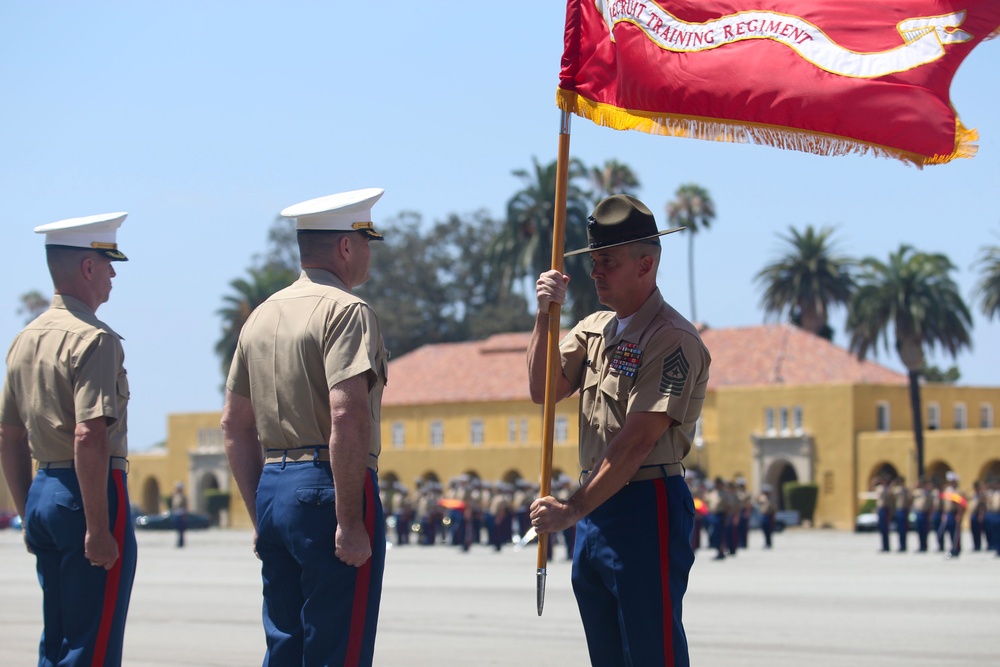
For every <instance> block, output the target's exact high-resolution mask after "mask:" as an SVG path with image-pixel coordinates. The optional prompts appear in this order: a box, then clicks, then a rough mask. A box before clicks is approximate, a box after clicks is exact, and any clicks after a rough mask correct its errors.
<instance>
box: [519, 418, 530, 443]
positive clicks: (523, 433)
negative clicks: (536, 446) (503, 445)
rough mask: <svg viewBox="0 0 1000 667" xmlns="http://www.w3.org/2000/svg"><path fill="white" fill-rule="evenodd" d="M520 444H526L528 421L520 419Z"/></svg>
mask: <svg viewBox="0 0 1000 667" xmlns="http://www.w3.org/2000/svg"><path fill="white" fill-rule="evenodd" d="M521 442H528V420H527V419H524V418H522V419H521Z"/></svg>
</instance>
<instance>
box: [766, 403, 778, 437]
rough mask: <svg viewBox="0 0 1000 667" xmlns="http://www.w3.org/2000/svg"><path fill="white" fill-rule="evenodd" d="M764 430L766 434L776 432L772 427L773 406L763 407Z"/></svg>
mask: <svg viewBox="0 0 1000 667" xmlns="http://www.w3.org/2000/svg"><path fill="white" fill-rule="evenodd" d="M764 432H765V433H767V434H768V435H774V434H775V433H777V431H775V429H774V408H764Z"/></svg>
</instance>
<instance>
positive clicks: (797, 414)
mask: <svg viewBox="0 0 1000 667" xmlns="http://www.w3.org/2000/svg"><path fill="white" fill-rule="evenodd" d="M792 427H793V428H794V429H795V432H796V433H802V406H801V405H796V406H795V407H794V408H792Z"/></svg>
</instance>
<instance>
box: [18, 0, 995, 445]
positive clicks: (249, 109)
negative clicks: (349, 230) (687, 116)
mask: <svg viewBox="0 0 1000 667" xmlns="http://www.w3.org/2000/svg"><path fill="white" fill-rule="evenodd" d="M563 20H564V5H563V4H562V3H560V2H557V1H555V0H546V1H544V2H539V1H538V0H514V1H511V2H503V3H478V2H471V3H457V2H456V3H451V2H440V3H418V2H402V1H399V2H394V1H392V0H390V1H388V2H385V3H378V4H370V3H358V2H352V3H345V2H329V1H326V2H289V3H277V2H270V3H263V2H249V1H243V2H190V1H174V2H169V3H153V2H141V3H140V2H101V3H70V2H62V3H56V2H47V1H38V2H30V3H29V2H17V3H15V2H10V1H5V2H2V3H0V85H2V90H3V104H2V105H0V224H2V229H3V231H4V233H5V234H6V239H5V240H6V247H7V250H6V260H5V261H4V262H3V267H2V272H3V273H2V280H0V313H3V316H2V317H0V346H2V347H3V349H6V346H7V345H8V344H9V341H10V340H11V339H12V338H13V336H14V335H15V334H16V332H17V331H18V330H19V329H20V327H21V326H22V325H23V321H22V319H23V318H21V317H20V316H18V315H16V310H17V308H18V305H19V297H20V295H21V294H23V293H25V292H27V291H29V290H31V289H39V290H41V291H43V292H45V293H49V292H50V291H51V286H50V282H49V279H48V275H47V273H46V271H45V267H44V253H43V246H42V237H41V236H38V235H35V234H33V233H32V231H31V230H32V228H34V227H35V226H36V225H40V224H44V223H48V222H53V221H55V220H60V219H63V218H68V217H76V216H83V215H92V214H96V213H105V212H110V211H128V212H129V217H128V220H127V221H126V222H125V225H124V226H123V227H122V229H121V230H120V232H119V237H118V239H119V244H120V247H121V248H122V249H123V250H124V251H125V253H126V254H128V256H129V258H130V259H131V261H130V262H128V263H127V264H122V265H118V267H117V268H119V273H118V278H117V279H116V280H115V287H114V292H113V293H112V297H111V301H110V302H109V303H107V304H105V305H104V306H102V308H101V309H100V311H99V315H100V316H101V317H102V318H103V319H104V320H105V321H107V322H108V323H109V324H110V325H111V326H112V327H114V328H115V329H116V330H117V331H118V332H119V333H120V334H122V335H123V336H124V337H125V353H126V367H127V368H128V371H129V378H130V385H131V389H132V401H131V403H130V410H129V412H130V414H129V418H130V419H129V430H130V433H129V435H130V438H129V440H130V446H131V447H132V448H133V449H137V450H138V449H144V448H146V447H149V446H150V445H152V444H154V443H155V442H157V441H159V440H162V439H163V438H164V437H165V436H166V417H167V415H168V414H170V413H175V412H189V411H207V410H216V409H219V408H220V407H221V404H222V394H221V392H220V386H221V384H222V379H221V377H220V374H219V370H218V368H219V365H218V360H217V359H216V357H215V355H214V353H213V351H212V348H213V345H214V343H215V341H216V339H217V338H218V336H219V331H220V321H219V318H218V317H217V315H216V314H215V312H216V310H217V309H218V308H219V307H220V305H221V300H222V297H223V295H224V294H226V293H228V291H229V290H228V283H229V281H230V280H232V279H233V278H235V277H237V276H240V275H242V274H243V272H244V270H245V268H246V267H247V266H248V265H249V263H250V260H251V257H252V256H253V255H254V254H255V253H258V252H261V251H262V250H264V248H265V234H266V230H267V227H268V226H269V224H270V223H271V221H272V220H273V219H274V217H275V216H276V215H277V213H278V211H280V210H281V209H282V208H284V207H285V206H288V205H290V204H294V203H296V202H299V201H302V200H304V199H309V198H312V197H318V196H322V195H327V194H331V193H334V192H338V191H342V190H349V189H354V188H360V187H383V188H385V189H386V194H385V196H384V197H383V199H382V200H381V201H380V202H379V204H378V205H377V206H376V208H375V220H376V222H377V221H378V220H379V219H384V218H389V217H391V216H394V215H395V214H396V213H398V212H400V211H402V210H414V211H418V212H420V213H421V214H423V216H424V219H425V220H427V221H432V220H439V219H442V218H444V216H446V215H447V214H449V213H451V212H459V213H464V212H471V211H473V210H476V209H479V208H485V209H487V210H488V211H490V212H492V213H493V214H494V215H496V216H501V215H503V211H504V206H505V203H506V201H507V199H508V198H509V197H510V196H511V195H512V194H513V193H514V192H515V191H516V190H517V189H518V187H519V185H520V183H519V181H518V180H517V179H516V178H514V177H513V176H512V175H511V171H512V170H514V169H519V168H529V167H530V165H531V159H532V157H533V156H534V157H537V158H538V159H539V160H540V161H543V162H548V161H551V160H553V159H555V155H556V144H557V137H556V132H557V129H558V118H559V112H558V110H557V109H556V107H555V101H554V100H555V89H556V83H557V74H558V69H559V60H560V56H561V54H562V30H563ZM998 64H1000V40H997V41H994V42H987V43H985V44H983V45H981V46H980V47H979V48H978V49H976V51H974V52H973V53H972V55H971V56H970V57H969V58H968V59H967V60H966V62H965V64H964V65H963V66H962V67H961V69H960V70H959V72H958V76H957V77H956V79H955V81H954V84H953V86H952V102H953V104H954V105H955V107H956V109H957V110H958V111H959V113H960V115H961V117H962V120H963V121H964V122H965V124H966V125H967V126H969V127H975V128H978V129H979V131H980V133H981V136H982V138H981V140H980V144H979V145H980V151H979V155H978V156H977V157H976V158H974V159H972V160H960V161H956V162H953V163H951V164H948V165H943V166H937V167H929V168H927V169H924V170H922V171H919V170H917V169H914V168H912V167H907V166H906V165H904V164H902V163H900V162H896V161H890V160H884V159H876V158H871V157H841V158H827V157H818V156H813V155H806V154H801V153H793V152H787V151H779V150H776V149H772V148H763V147H755V146H746V145H730V144H716V143H711V142H703V141H695V140H689V139H671V138H665V137H656V136H650V135H645V134H641V133H636V132H616V131H613V130H609V129H605V128H599V127H596V126H594V125H592V124H590V123H589V122H588V121H585V120H583V119H579V118H574V119H573V129H572V141H571V151H572V154H573V155H574V156H575V157H579V158H581V159H582V160H584V162H586V163H587V164H599V163H603V162H604V161H605V160H607V159H612V158H613V159H618V160H620V161H622V162H625V163H627V164H629V165H630V166H631V167H632V168H633V169H634V170H635V171H636V173H637V174H638V175H639V177H640V179H641V180H642V183H643V188H642V190H641V191H640V193H639V194H640V196H641V197H642V198H643V199H644V200H645V201H646V202H647V203H648V204H649V205H650V207H651V208H652V209H653V211H654V212H662V211H663V206H664V204H665V202H667V201H668V200H669V199H670V198H671V197H672V195H673V193H674V191H675V190H676V189H677V187H678V186H679V185H681V184H683V183H687V182H695V183H698V184H700V185H702V186H704V187H706V188H708V190H709V191H710V192H711V194H712V196H713V198H714V200H715V203H716V207H717V212H718V218H717V220H716V222H715V224H714V225H713V227H712V228H711V229H710V230H708V231H706V232H704V233H702V234H699V236H698V237H697V239H696V243H695V253H696V260H695V265H696V270H697V279H696V283H697V284H696V287H697V299H698V301H697V308H698V316H699V319H701V320H703V321H705V322H707V323H708V324H709V325H710V326H712V327H732V326H746V325H755V324H759V323H761V322H762V321H764V320H763V314H762V311H761V310H760V308H759V300H760V292H759V289H758V287H757V286H756V285H755V284H754V282H753V276H754V275H755V274H756V272H757V271H758V270H759V269H760V268H761V267H762V266H763V265H764V264H765V263H767V262H769V261H771V260H773V259H774V258H775V256H776V254H777V253H778V251H779V250H780V245H779V242H778V240H777V238H776V234H777V233H783V232H786V231H787V230H788V228H789V226H793V225H794V226H796V227H800V228H801V227H804V226H805V225H807V224H813V225H817V226H821V225H834V226H836V227H837V228H838V232H837V238H838V239H839V241H840V248H841V250H842V251H843V252H844V253H846V254H850V255H854V256H866V255H874V256H876V257H880V258H885V257H887V256H888V253H889V252H890V251H893V250H895V249H897V248H898V247H899V245H900V243H903V242H905V243H909V244H911V245H913V246H915V247H916V248H918V249H920V250H926V251H937V252H944V253H946V254H948V255H949V256H950V257H951V259H952V261H953V262H954V263H955V264H956V265H957V266H958V272H957V273H956V278H957V280H958V282H959V284H960V285H961V288H962V293H963V295H964V296H966V297H967V298H969V297H970V296H971V292H972V288H973V286H974V284H975V281H976V275H975V272H974V271H973V270H972V263H973V262H974V260H975V258H976V256H977V254H978V250H979V248H980V247H982V246H983V245H987V244H1000V236H998V235H997V232H1000V224H998V223H1000V207H998V206H997V192H998V187H1000V93H998V92H997V86H996V83H997V79H996V71H997V66H998ZM390 242H391V240H390ZM665 248H666V254H665V261H664V266H663V268H662V269H661V277H660V284H661V288H662V289H663V291H664V293H665V295H666V296H667V298H668V300H670V301H672V302H673V303H674V305H675V306H677V307H678V308H679V310H681V312H684V313H687V312H688V311H689V310H690V308H689V305H688V283H687V265H686V240H685V239H683V238H682V237H681V236H680V235H677V236H674V237H669V240H668V241H666V243H665ZM375 261H378V256H377V253H376V256H375ZM974 318H975V320H974V324H975V328H974V331H973V336H974V342H975V349H974V351H973V352H972V353H967V354H962V355H961V356H960V357H959V359H958V364H959V366H960V369H961V371H962V376H963V380H962V381H963V383H965V384H977V385H995V384H997V377H998V371H1000V355H998V353H997V352H996V350H997V349H998V348H1000V322H990V321H988V320H986V319H985V318H984V317H983V316H982V315H980V314H979V312H978V310H977V311H976V312H975V313H974ZM832 324H833V326H834V327H835V329H836V330H837V334H836V336H835V342H838V343H840V344H844V343H845V337H844V334H843V313H842V312H837V313H835V314H834V319H833V322H832ZM877 360H878V361H881V362H883V363H886V365H889V366H891V367H893V368H897V369H898V368H899V364H898V362H897V361H896V358H895V355H894V353H892V352H885V351H883V350H881V349H880V350H879V356H878V358H877ZM931 361H932V362H933V363H937V364H938V365H941V366H947V365H950V360H948V359H947V358H943V357H940V356H937V357H932V359H931Z"/></svg>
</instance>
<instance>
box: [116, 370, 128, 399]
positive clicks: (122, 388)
mask: <svg viewBox="0 0 1000 667" xmlns="http://www.w3.org/2000/svg"><path fill="white" fill-rule="evenodd" d="M116 384H117V387H118V398H119V399H120V400H125V401H127V400H128V399H129V391H128V373H126V372H125V369H124V368H123V369H122V372H121V373H119V374H118V381H117V383H116Z"/></svg>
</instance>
